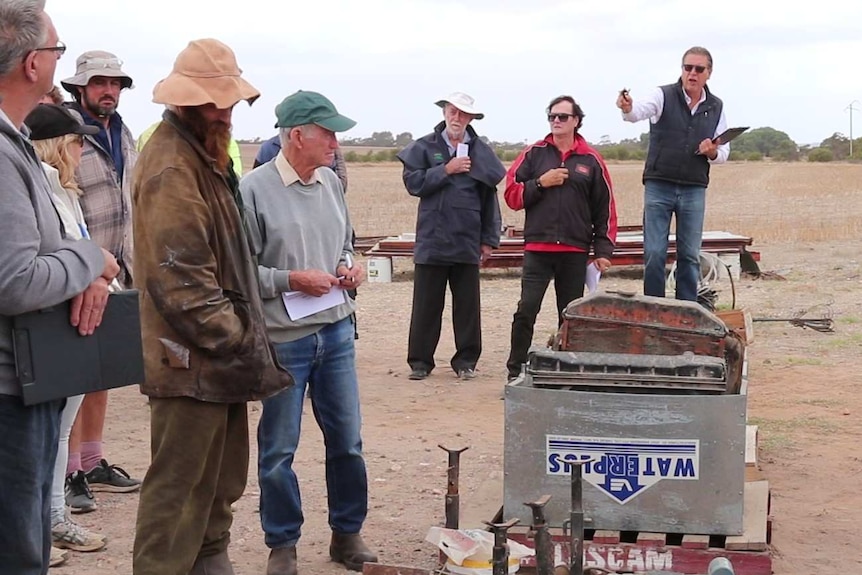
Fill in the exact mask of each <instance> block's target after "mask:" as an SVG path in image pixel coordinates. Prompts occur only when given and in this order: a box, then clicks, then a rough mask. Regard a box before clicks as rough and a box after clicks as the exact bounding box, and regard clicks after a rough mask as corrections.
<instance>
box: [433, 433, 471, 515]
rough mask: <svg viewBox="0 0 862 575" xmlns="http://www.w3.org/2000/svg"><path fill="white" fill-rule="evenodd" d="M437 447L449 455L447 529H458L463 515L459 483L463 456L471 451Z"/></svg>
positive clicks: (465, 448) (466, 448)
mask: <svg viewBox="0 0 862 575" xmlns="http://www.w3.org/2000/svg"><path fill="white" fill-rule="evenodd" d="M437 447H439V448H440V449H442V450H443V451H445V452H446V453H448V454H449V468H448V469H447V484H446V528H447V529H458V518H459V517H460V515H461V496H460V495H459V494H458V481H459V478H460V475H461V454H462V453H464V452H465V451H467V450H468V449H470V448H469V447H464V448H463V449H448V448H446V447H443V446H442V445H440V444H438V445H437Z"/></svg>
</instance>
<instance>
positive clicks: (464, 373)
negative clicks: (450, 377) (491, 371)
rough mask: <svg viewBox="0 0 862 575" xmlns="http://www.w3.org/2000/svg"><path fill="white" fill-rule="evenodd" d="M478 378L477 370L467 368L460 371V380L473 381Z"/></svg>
mask: <svg viewBox="0 0 862 575" xmlns="http://www.w3.org/2000/svg"><path fill="white" fill-rule="evenodd" d="M474 377H476V370H474V369H470V368H469V367H465V368H462V369H459V370H458V379H473V378H474Z"/></svg>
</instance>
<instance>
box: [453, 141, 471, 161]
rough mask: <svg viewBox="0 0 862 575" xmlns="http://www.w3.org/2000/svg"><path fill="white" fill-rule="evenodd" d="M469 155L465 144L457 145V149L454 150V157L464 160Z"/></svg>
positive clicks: (468, 149)
mask: <svg viewBox="0 0 862 575" xmlns="http://www.w3.org/2000/svg"><path fill="white" fill-rule="evenodd" d="M469 154H470V148H468V147H467V144H463V143H462V144H458V147H457V148H456V149H455V157H457V158H464V157H466V156H468V155H469Z"/></svg>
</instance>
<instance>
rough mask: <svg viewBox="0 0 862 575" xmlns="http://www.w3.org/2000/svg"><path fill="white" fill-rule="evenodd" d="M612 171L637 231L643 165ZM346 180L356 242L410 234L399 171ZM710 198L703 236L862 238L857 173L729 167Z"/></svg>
mask: <svg viewBox="0 0 862 575" xmlns="http://www.w3.org/2000/svg"><path fill="white" fill-rule="evenodd" d="M609 168H610V171H611V178H612V180H613V182H614V190H615V195H616V202H617V213H618V217H619V222H620V224H637V223H640V221H641V214H642V210H643V186H642V184H641V171H642V169H643V166H642V164H641V163H619V164H611V165H610V166H609ZM348 173H349V178H350V193H349V194H348V201H349V202H350V214H351V218H352V219H353V223H354V226H355V227H356V230H357V234H358V235H364V236H373V235H388V234H391V235H397V234H399V233H401V232H408V231H413V228H414V226H415V222H416V204H417V200H416V199H415V198H412V197H410V196H409V195H408V194H407V192H406V191H405V190H404V186H403V185H402V183H401V169H400V165H399V164H395V163H391V164H374V165H371V164H368V165H361V164H360V165H354V164H351V165H350V166H349V167H348ZM499 190H500V194H501V195H500V198H501V203H502V204H503V205H502V210H503V222H504V223H506V224H516V225H521V224H523V222H524V213H523V212H513V211H512V210H510V209H509V208H508V207H507V206H505V204H504V203H503V202H502V190H503V186H502V185H501V186H500V188H499ZM707 198H708V199H707V215H706V224H705V227H706V228H707V229H710V230H724V231H729V232H733V233H738V234H743V235H748V236H751V237H753V238H754V239H755V245H757V243H759V242H763V243H782V242H794V243H795V242H818V241H826V240H852V239H857V238H859V237H860V236H862V165H856V164H808V163H797V164H778V163H731V164H727V165H725V166H719V167H717V168H715V169H714V170H713V171H712V183H711V185H710V187H709V191H708V197H707Z"/></svg>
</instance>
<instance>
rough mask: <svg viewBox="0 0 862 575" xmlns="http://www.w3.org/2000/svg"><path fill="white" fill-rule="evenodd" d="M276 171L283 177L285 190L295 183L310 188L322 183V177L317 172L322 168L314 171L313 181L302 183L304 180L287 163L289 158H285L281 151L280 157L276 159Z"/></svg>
mask: <svg viewBox="0 0 862 575" xmlns="http://www.w3.org/2000/svg"><path fill="white" fill-rule="evenodd" d="M275 169H276V170H278V175H279V176H281V182H282V183H283V184H284V187H285V188H286V187H288V186H290V185H291V184H293V183H295V182H299V183H300V184H303V185H306V186H310V185H311V184H316V183H317V182H319V181H320V175H319V174H318V173H317V170H319V169H320V168H315V169H314V171H313V172H312V173H311V179H309V180H308V181H307V182H304V181H302V178H300V177H299V174H297V173H296V170H294V169H293V166H291V165H290V162H288V161H287V158H285V157H284V154H283V153H282V152H281V151H279V153H278V156H277V157H276V158H275Z"/></svg>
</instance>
